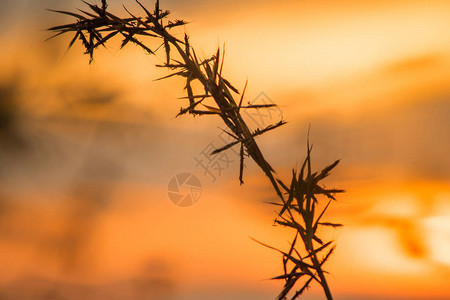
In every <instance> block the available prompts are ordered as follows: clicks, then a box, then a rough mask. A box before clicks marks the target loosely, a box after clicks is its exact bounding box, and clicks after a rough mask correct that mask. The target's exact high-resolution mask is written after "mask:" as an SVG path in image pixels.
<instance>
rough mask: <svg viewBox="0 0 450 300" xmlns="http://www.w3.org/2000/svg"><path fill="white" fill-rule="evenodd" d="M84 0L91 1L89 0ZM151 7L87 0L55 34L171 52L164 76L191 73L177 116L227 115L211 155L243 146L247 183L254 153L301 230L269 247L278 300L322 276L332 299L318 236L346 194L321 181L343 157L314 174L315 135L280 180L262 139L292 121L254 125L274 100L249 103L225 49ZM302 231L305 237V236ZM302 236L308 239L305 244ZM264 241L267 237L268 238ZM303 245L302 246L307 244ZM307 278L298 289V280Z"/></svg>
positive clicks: (283, 214) (281, 216)
mask: <svg viewBox="0 0 450 300" xmlns="http://www.w3.org/2000/svg"><path fill="white" fill-rule="evenodd" d="M83 2H84V1H83ZM136 2H137V4H138V5H139V6H140V7H141V9H142V10H143V12H144V13H145V16H144V17H136V16H135V15H134V14H133V13H131V12H130V11H129V10H127V8H125V10H126V12H127V14H128V16H127V17H126V18H121V17H118V16H116V15H113V14H112V13H110V12H109V11H108V10H107V7H108V5H107V1H106V0H102V5H101V6H97V5H93V4H90V3H87V2H84V3H85V4H86V5H87V6H88V7H89V9H90V10H89V11H85V10H78V12H68V11H55V10H52V11H54V12H57V13H62V14H66V15H70V16H72V17H75V18H76V19H77V20H76V22H74V23H70V24H66V25H61V26H55V27H52V28H50V29H49V30H50V31H53V32H55V35H54V36H53V37H55V36H59V35H61V34H65V33H72V34H74V36H73V38H72V40H71V41H70V43H69V49H70V48H71V47H72V46H73V45H74V43H75V42H76V41H77V40H80V41H81V43H82V45H83V46H84V48H85V49H86V52H85V54H87V55H89V62H90V63H91V62H92V60H93V59H94V52H95V51H96V50H97V48H98V47H100V46H105V44H106V42H108V41H109V40H110V39H111V38H113V37H114V36H122V38H123V40H122V45H121V48H123V47H124V46H126V45H127V44H129V43H130V42H131V43H133V44H135V45H137V46H138V47H140V48H142V49H144V50H145V51H146V52H147V53H148V54H155V53H156V52H157V51H158V50H159V49H164V50H165V57H166V60H165V63H164V64H163V65H157V67H162V68H168V69H170V70H172V71H173V73H171V74H170V75H168V76H165V77H163V78H160V79H165V78H169V77H172V76H179V77H183V78H185V81H186V85H185V90H186V93H187V96H186V97H183V99H186V100H188V105H187V106H186V107H184V108H181V109H180V112H179V113H178V115H177V116H180V115H184V114H187V113H189V114H192V115H194V116H195V115H200V116H202V115H216V116H218V117H220V118H221V119H222V120H223V122H224V123H225V125H226V126H227V128H228V130H229V131H226V133H227V134H228V135H230V136H231V137H232V138H233V139H234V141H233V142H232V143H230V144H228V145H226V146H224V147H222V148H219V149H216V150H215V151H213V152H212V153H211V155H215V154H217V153H220V152H222V151H225V150H226V149H229V148H231V147H233V146H235V145H239V147H240V172H239V181H240V183H241V184H242V183H243V182H244V181H243V177H244V176H243V172H244V159H245V157H250V158H251V159H252V160H253V161H255V162H256V164H258V166H259V167H260V168H261V169H262V171H263V172H264V173H265V175H266V176H267V177H268V178H269V180H270V182H271V184H272V186H273V189H274V190H275V192H276V194H277V197H278V200H277V201H275V202H273V203H271V204H273V205H276V206H277V207H279V209H280V210H279V213H277V216H276V218H275V223H276V224H279V225H282V226H285V227H289V228H292V229H293V230H294V231H295V236H294V239H293V240H292V242H291V246H290V249H289V250H288V251H281V250H278V249H276V248H273V247H271V246H268V245H265V244H263V245H265V246H267V247H269V248H272V249H274V250H276V251H279V252H280V253H281V254H282V261H283V271H284V272H283V274H282V275H280V276H277V277H274V278H273V279H280V280H284V281H285V284H284V287H283V289H282V291H281V293H280V294H279V295H278V297H277V299H287V297H288V295H289V294H291V296H290V297H291V299H296V298H297V297H299V296H300V295H301V294H302V293H303V292H304V291H305V290H306V289H307V288H308V287H309V286H310V284H311V283H312V281H317V282H318V283H319V284H320V286H321V287H322V288H323V291H324V293H325V295H326V298H327V299H332V294H331V291H330V288H329V286H328V283H327V280H326V278H325V273H326V272H325V271H324V269H323V265H324V263H325V262H326V261H327V259H328V258H329V257H330V255H331V254H332V252H333V250H334V246H333V242H332V241H327V242H325V241H323V240H322V239H320V238H319V237H318V236H317V230H318V228H319V227H320V226H332V227H338V226H341V225H340V224H334V223H328V222H324V221H322V217H323V215H324V213H325V211H326V210H327V208H328V206H329V205H330V203H331V202H332V201H333V200H335V198H334V195H335V194H336V193H340V192H343V191H342V190H337V189H326V188H324V187H323V186H322V185H321V184H320V183H321V181H322V180H323V179H324V178H326V177H327V176H328V175H329V173H330V171H331V170H332V169H333V168H334V167H336V165H337V164H338V163H339V161H336V162H334V163H333V164H331V165H330V166H328V167H326V168H324V169H323V170H322V171H320V172H317V173H313V172H312V169H311V149H312V148H311V147H310V145H309V140H308V148H307V157H306V159H305V161H304V163H303V166H302V168H301V169H300V171H299V172H297V171H295V170H294V171H293V174H292V180H291V183H290V185H286V184H285V183H283V181H282V180H281V179H279V178H277V176H276V173H275V171H274V169H273V168H272V167H271V166H270V164H269V163H268V162H267V160H266V159H265V157H264V155H263V153H262V152H261V150H260V148H259V146H258V144H257V143H256V141H255V137H257V136H260V135H262V134H264V133H266V132H268V131H271V130H274V129H276V128H278V127H280V126H282V125H284V124H285V123H286V122H285V121H283V120H280V121H279V122H278V123H275V124H272V125H269V126H267V127H265V128H257V129H256V130H254V131H251V130H250V128H249V126H248V125H247V123H246V121H245V120H244V119H243V117H242V115H241V112H242V110H245V109H264V108H268V107H272V106H275V104H268V105H252V104H251V103H248V104H247V105H243V101H244V96H245V90H246V87H247V83H246V84H245V86H244V89H243V91H242V93H239V91H238V90H237V89H236V88H235V87H234V86H233V85H232V84H231V83H230V82H229V81H228V80H226V79H225V78H224V77H223V76H222V70H223V63H224V51H223V50H221V49H220V48H218V49H217V52H216V54H215V55H213V56H212V57H209V58H206V59H200V58H199V57H198V56H197V54H196V52H195V50H194V49H193V47H192V46H191V45H190V43H189V37H188V36H187V34H184V39H182V40H180V39H178V38H177V37H175V36H174V35H172V34H171V33H170V31H171V29H172V28H175V27H179V26H184V25H185V24H187V23H186V22H185V21H183V20H173V21H170V20H167V21H166V19H167V17H168V16H169V14H170V12H169V11H167V10H161V9H160V6H159V1H156V3H155V8H154V10H153V11H150V10H149V9H147V8H146V7H145V6H144V5H143V4H141V3H140V2H139V1H136ZM145 38H147V39H155V40H157V41H159V46H158V47H156V48H155V49H153V50H152V49H150V47H149V46H146V44H144V41H143V40H141V39H145ZM194 82H199V83H200V84H201V86H202V88H203V89H202V91H201V92H199V93H195V92H194V88H193V83H194ZM207 98H212V99H213V100H214V102H215V104H216V105H217V106H216V107H211V106H208V105H206V104H204V103H203V101H204V100H205V99H207ZM319 196H324V197H326V198H327V199H328V202H327V204H326V206H325V208H324V209H323V210H322V211H321V212H320V213H319V214H318V216H317V206H318V198H319ZM298 237H300V240H299V239H298ZM300 241H301V242H300ZM261 244H262V243H261ZM302 245H303V246H302ZM299 279H304V282H302V284H301V286H300V287H299V288H295V289H294V287H296V286H297V283H298V280H299Z"/></svg>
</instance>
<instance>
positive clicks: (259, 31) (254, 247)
mask: <svg viewBox="0 0 450 300" xmlns="http://www.w3.org/2000/svg"><path fill="white" fill-rule="evenodd" d="M183 3H184V2H183ZM183 3H182V2H176V3H174V5H175V8H176V9H175V12H176V14H177V17H180V18H182V17H183V16H182V13H183V11H184V9H185V10H186V12H187V13H188V17H190V18H191V20H194V22H193V23H192V24H190V25H189V26H187V27H186V28H187V30H188V33H189V34H190V35H191V36H192V37H191V40H192V42H193V43H194V45H196V47H197V48H198V49H202V50H203V52H202V51H199V52H200V53H199V55H202V56H205V57H206V56H208V55H210V54H211V53H215V50H216V47H217V46H218V45H221V44H222V43H223V42H226V59H225V69H224V74H225V76H226V77H227V78H228V79H230V81H232V82H234V83H236V86H237V87H238V88H239V89H242V87H243V85H244V82H245V80H246V78H247V77H248V79H249V87H248V90H247V98H246V99H245V101H251V100H252V99H253V98H254V97H256V95H258V94H259V93H260V92H261V91H264V92H266V93H267V95H268V96H269V97H270V98H271V99H273V100H274V101H275V102H277V103H279V104H281V109H282V110H283V116H284V118H285V119H287V120H288V121H289V122H290V123H289V124H288V125H286V127H285V128H282V129H280V131H279V134H278V135H277V134H272V135H270V137H269V135H268V136H267V137H262V138H261V139H260V141H261V143H262V145H263V149H264V151H265V153H267V157H269V160H270V161H271V162H272V160H273V162H272V164H273V165H274V167H275V168H276V169H277V170H278V172H279V174H280V176H282V177H283V178H284V177H285V176H286V177H287V176H289V175H288V174H290V172H291V171H290V170H291V168H292V166H293V165H294V164H297V165H298V164H299V161H302V159H303V157H302V155H303V154H302V153H304V152H303V151H304V148H305V147H304V141H305V136H306V129H307V126H308V123H311V127H312V131H311V137H312V140H313V142H314V151H315V152H313V157H314V158H315V157H317V160H318V163H317V164H318V165H319V164H320V165H322V164H325V163H328V162H330V161H331V160H334V159H336V158H342V162H343V163H342V165H341V166H340V169H339V170H337V173H336V174H333V175H332V176H331V177H330V180H334V182H333V184H330V185H333V186H337V187H342V188H344V189H346V190H347V193H346V194H344V195H343V196H342V197H341V198H340V200H339V201H338V202H337V203H336V205H335V206H333V208H331V209H330V214H329V216H330V218H332V219H333V220H336V221H337V222H342V223H344V224H345V227H344V228H343V229H342V230H339V231H335V230H329V231H326V232H325V233H326V234H328V235H329V236H330V237H332V238H336V239H337V245H338V247H337V249H336V253H335V256H334V257H332V259H331V260H330V264H329V267H328V268H327V270H328V271H329V272H330V274H331V275H330V282H331V286H332V290H333V291H334V292H335V294H336V298H339V299H346V297H347V296H352V295H353V297H356V298H358V299H365V298H366V297H369V296H374V297H378V298H388V297H391V298H393V299H395V297H397V298H402V299H404V298H407V297H413V296H414V297H416V298H417V299H444V298H445V297H447V298H448V297H450V294H449V292H448V282H447V281H448V280H447V278H448V274H449V272H450V239H449V238H450V224H449V219H450V185H449V183H448V182H449V181H448V180H449V173H448V169H449V168H448V149H449V148H448V147H450V146H449V143H448V138H447V137H448V130H447V129H448V128H449V127H448V126H449V123H448V122H449V121H448V120H450V116H449V115H448V107H449V104H448V103H449V101H450V100H449V99H450V98H449V97H450V88H449V87H450V81H449V78H450V54H449V53H450V39H449V34H448V29H449V28H450V18H448V13H447V12H448V11H449V10H450V2H448V1H432V2H430V1H412V0H411V1H406V0H402V1H373V2H368V1H334V0H333V1H328V0H323V1H320V0H319V1H282V4H280V5H277V6H275V5H274V2H273V1H261V2H260V3H256V4H255V3H254V2H251V1H242V3H239V4H236V5H235V6H236V10H234V7H232V6H230V7H228V5H225V4H222V3H219V4H215V5H218V7H219V8H221V9H220V10H217V11H215V13H214V17H208V16H206V17H205V18H204V13H205V11H206V12H207V11H208V10H209V9H212V8H211V7H214V5H213V4H212V3H210V4H205V3H206V2H205V1H202V2H201V3H202V4H201V7H199V8H198V10H197V9H196V10H192V8H189V7H184V6H183V5H186V4H183ZM114 5H115V4H114ZM274 6H275V7H274ZM69 8H70V7H69ZM64 9H68V8H67V7H65V8H64ZM27 28H28V27H27ZM17 30H19V32H20V33H21V34H17V35H15V34H13V33H14V32H8V33H2V35H0V41H1V42H2V44H3V45H5V47H2V48H1V49H0V54H2V57H8V58H9V59H5V60H2V61H0V66H1V68H2V70H3V72H2V74H1V75H0V76H1V78H0V79H1V83H2V84H3V83H4V85H5V86H7V88H11V90H13V88H12V87H14V88H17V95H16V98H15V99H13V100H11V101H12V102H13V104H14V105H16V104H17V105H16V106H14V107H18V109H17V112H15V114H14V118H16V120H17V124H16V125H17V126H16V127H17V128H16V127H14V130H15V131H13V132H11V133H8V134H11V136H14V137H18V138H17V140H15V139H11V145H13V146H10V144H7V145H9V146H8V147H11V148H8V147H6V146H5V148H4V150H3V149H2V151H1V152H0V164H1V165H2V167H3V166H6V167H3V168H7V169H8V170H9V171H8V173H7V175H4V173H0V175H1V176H3V177H2V180H4V182H3V181H1V182H2V183H0V253H1V254H0V265H1V266H2V272H0V291H1V290H2V287H6V288H7V289H9V290H12V291H16V290H14V287H15V284H16V285H17V284H19V285H20V284H21V280H25V279H26V278H45V279H46V280H55V281H56V282H64V283H72V284H75V285H77V284H79V285H80V286H81V287H85V285H86V286H94V287H96V288H98V289H99V290H101V289H102V287H104V285H106V286H107V287H108V288H109V287H110V286H108V284H110V285H115V286H116V287H115V288H116V289H117V290H119V291H122V290H121V289H123V290H126V289H127V288H129V286H128V284H130V285H132V284H137V285H138V286H139V284H140V283H142V282H144V283H145V284H141V285H140V286H148V287H149V288H148V289H149V290H150V292H151V293H154V294H151V295H152V296H153V297H155V298H157V299H171V298H170V297H171V296H173V295H175V296H173V297H174V298H175V299H176V298H177V296H179V295H183V296H185V297H186V299H211V298H214V296H217V295H218V294H221V295H227V296H229V297H228V298H230V299H233V297H235V296H236V295H237V296H236V297H239V296H240V295H244V296H242V297H241V298H242V299H244V298H245V299H247V298H248V299H251V297H253V298H254V299H262V298H264V299H265V298H267V299H269V298H273V296H274V295H276V293H277V291H278V290H279V287H280V285H281V283H280V282H272V281H269V280H264V279H266V278H270V277H272V276H276V275H279V273H280V271H281V265H280V262H281V260H280V257H279V256H277V254H276V253H274V252H272V251H271V250H269V249H266V248H264V247H261V246H260V245H258V244H256V243H254V242H253V241H252V240H251V239H250V238H249V236H251V237H254V238H256V239H258V240H261V241H263V242H267V243H269V244H271V245H281V247H283V246H288V244H287V240H289V238H291V233H290V232H288V231H284V230H283V229H282V228H279V227H273V226H272V224H273V222H272V218H273V208H272V207H268V206H267V205H266V204H264V203H262V201H270V200H272V199H273V196H274V195H273V193H271V192H270V190H269V186H268V183H267V182H266V178H264V176H263V175H261V174H260V175H256V173H257V169H256V167H255V166H254V165H253V164H252V163H251V162H250V161H248V166H247V168H246V169H245V185H243V186H241V187H240V186H239V185H238V182H237V173H238V169H237V165H236V163H235V164H234V165H232V166H231V167H230V169H229V170H227V171H226V172H224V174H223V175H222V176H221V177H220V178H218V180H217V181H216V182H214V183H213V182H211V181H210V178H209V177H207V176H206V175H204V174H203V172H202V170H201V169H200V168H196V166H195V161H194V160H193V157H194V156H196V155H198V153H199V152H200V151H202V149H203V148H204V147H205V146H206V145H207V144H208V143H209V142H210V141H212V140H215V139H216V138H217V134H218V133H217V132H218V129H217V127H218V126H222V125H221V124H220V123H219V121H217V120H213V119H211V118H206V117H205V118H192V119H191V118H187V117H182V118H177V119H175V115H176V113H177V112H178V111H179V109H180V107H182V106H185V105H186V102H185V101H183V100H180V99H177V98H178V97H181V96H183V87H184V84H183V82H182V81H180V80H177V79H169V80H166V81H158V82H155V81H153V79H155V78H158V77H161V76H164V75H167V71H166V70H160V69H156V68H154V67H153V65H154V64H155V63H156V64H158V63H161V61H162V57H163V55H162V54H161V55H160V56H158V57H156V58H155V57H151V56H147V55H143V53H142V51H140V50H137V49H135V48H126V49H124V50H114V47H111V48H110V49H109V50H104V51H103V52H101V51H100V52H99V54H98V56H97V57H96V60H95V62H94V63H93V64H92V65H91V66H89V65H88V64H87V62H88V58H87V57H86V56H83V55H81V54H80V53H81V48H79V47H78V46H75V47H74V49H72V50H71V51H70V52H68V53H65V47H66V44H65V43H66V42H67V41H68V39H69V38H67V40H64V41H63V42H64V44H62V41H60V40H52V41H50V42H47V43H43V42H42V41H43V40H44V34H42V36H38V35H31V34H29V30H30V29H20V28H19V29H17ZM24 37H26V38H24ZM0 87H3V86H0ZM7 88H5V89H7ZM4 136H8V135H3V132H0V137H1V138H2V140H1V141H3V137H4ZM16 141H25V142H24V143H23V144H20V143H18V144H17V145H19V146H17V145H16V144H14V143H16ZM20 145H22V146H20ZM16 146H17V147H18V148H14V147H16ZM21 147H22V148H21ZM315 155H316V156H315ZM185 171H189V172H195V173H196V174H198V176H199V177H200V178H201V181H202V183H203V184H204V187H203V195H202V198H201V200H200V202H199V203H198V204H197V205H196V206H194V207H191V208H188V209H180V208H178V207H175V206H174V205H172V203H171V202H170V201H169V200H168V199H167V195H166V188H167V187H166V185H167V183H168V181H169V180H170V178H171V177H172V176H173V175H175V174H176V173H178V172H185ZM118 282H119V283H118ZM121 282H122V283H121ZM136 282H137V283H136ZM121 284H122V285H121ZM108 288H107V290H108ZM116 289H114V288H111V290H113V291H116ZM132 290H133V289H132ZM16 292H17V291H16ZM312 293H313V294H315V293H319V291H317V290H314V289H313V291H312ZM105 295H106V296H104V295H103V296H104V298H105V299H110V297H108V294H107V293H106V294H105ZM248 295H250V296H248ZM147 296H148V295H147ZM1 297H2V294H1V293H0V298H1ZM132 297H133V296H129V298H130V299H132ZM202 297H203V298H202ZM439 297H440V298H439ZM142 298H144V296H142ZM352 299H355V298H352ZM414 299H415V298H414Z"/></svg>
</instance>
